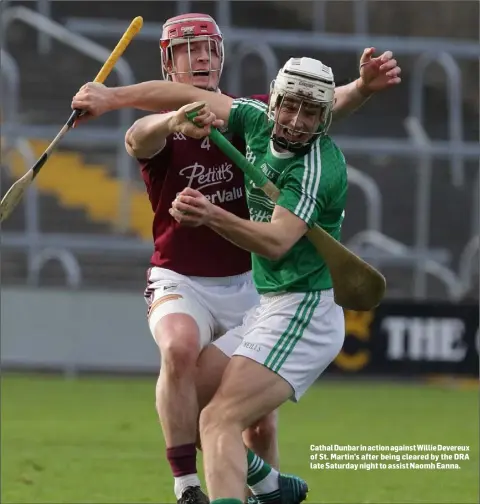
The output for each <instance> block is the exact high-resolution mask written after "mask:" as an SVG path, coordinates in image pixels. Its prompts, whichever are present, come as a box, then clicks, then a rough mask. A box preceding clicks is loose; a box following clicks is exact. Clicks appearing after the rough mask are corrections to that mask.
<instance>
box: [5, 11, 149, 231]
mask: <svg viewBox="0 0 480 504" xmlns="http://www.w3.org/2000/svg"><path fill="white" fill-rule="evenodd" d="M142 26H143V18H142V17H140V16H138V17H136V18H135V19H134V20H133V21H132V22H131V23H130V26H129V27H128V28H127V30H126V31H125V33H124V34H123V36H122V38H121V39H120V41H119V42H118V44H117V45H116V47H115V49H114V50H113V51H112V53H111V54H110V56H109V57H108V59H107V61H105V63H104V64H103V66H102V68H101V70H100V72H98V75H97V76H96V77H95V80H94V81H93V82H99V83H103V82H104V81H105V79H106V78H107V77H108V75H109V74H110V72H111V71H112V69H113V67H114V66H115V64H116V63H117V61H118V60H119V58H120V56H121V55H122V54H123V53H124V51H125V49H126V48H127V46H128V45H129V44H130V42H131V41H132V39H133V37H135V35H136V34H137V33H138V32H139V31H140V30H141V28H142ZM81 113H82V111H81V110H74V111H73V112H72V114H71V115H70V117H69V118H68V121H67V122H66V123H65V125H64V126H63V127H62V129H61V130H60V131H59V132H58V134H57V136H56V137H55V138H54V139H53V140H52V142H51V143H50V145H49V146H48V147H47V148H46V150H45V152H44V153H43V154H42V155H41V156H40V157H39V158H38V160H37V162H36V163H35V164H34V165H33V166H32V168H30V170H28V172H27V173H25V175H23V176H22V177H21V178H20V179H18V180H17V181H16V182H15V183H14V184H13V185H12V186H11V187H10V189H9V190H8V191H7V193H6V194H5V196H4V197H3V198H2V201H1V202H0V222H3V221H4V220H5V219H7V218H8V216H9V215H10V214H11V213H12V211H13V209H14V208H15V207H16V206H17V205H18V203H19V202H20V200H21V199H22V197H23V195H24V194H25V191H26V190H27V189H28V187H29V186H30V185H31V184H32V182H33V181H34V179H35V177H36V176H37V175H38V173H39V172H40V170H41V169H42V167H43V166H44V165H45V163H46V162H47V160H48V158H49V156H50V154H51V153H52V152H53V151H54V149H55V147H56V146H57V144H58V142H60V140H61V139H62V138H63V137H64V136H65V135H66V134H67V132H68V131H70V129H71V128H72V126H73V125H74V124H75V121H76V120H77V119H78V118H79V117H80V115H81Z"/></svg>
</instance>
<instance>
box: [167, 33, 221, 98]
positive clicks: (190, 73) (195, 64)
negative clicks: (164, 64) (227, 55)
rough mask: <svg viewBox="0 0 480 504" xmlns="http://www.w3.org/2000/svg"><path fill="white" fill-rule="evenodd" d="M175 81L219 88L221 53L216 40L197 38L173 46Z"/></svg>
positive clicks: (207, 87)
mask: <svg viewBox="0 0 480 504" xmlns="http://www.w3.org/2000/svg"><path fill="white" fill-rule="evenodd" d="M173 58H174V62H175V73H174V74H173V75H172V77H173V80H174V81H175V82H182V83H184V84H192V85H193V86H196V87H200V88H204V89H217V87H218V81H219V79H220V64H221V62H220V54H219V48H218V45H217V44H216V42H215V41H214V40H197V41H191V42H188V43H186V44H178V45H175V46H174V47H173Z"/></svg>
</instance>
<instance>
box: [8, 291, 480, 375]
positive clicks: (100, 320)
mask: <svg viewBox="0 0 480 504" xmlns="http://www.w3.org/2000/svg"><path fill="white" fill-rule="evenodd" d="M0 308H1V312H0V313H1V321H0V329H1V364H2V368H3V369H8V368H20V369H25V368H27V369H28V368H32V369H45V370H56V371H63V372H65V373H67V374H75V373H76V372H78V371H99V372H121V373H125V372H135V373H142V372H144V373H150V372H152V373H153V372H156V370H157V368H158V353H157V350H156V345H155V343H154V341H153V338H152V337H151V335H150V332H149V330H148V327H147V323H146V319H145V313H146V305H145V303H144V301H143V299H142V296H141V295H135V294H129V293H118V292H116V293H110V292H84V291H82V292H75V291H70V292H69V291H64V290H55V289H39V290H33V291H32V290H29V289H22V288H3V289H2V295H1V300H0ZM478 326H479V309H478V305H475V304H458V305H454V304H438V303H436V304H415V303H410V302H404V303H398V302H396V303H385V304H382V305H381V306H380V307H379V308H378V309H377V310H375V311H372V312H361V313H359V312H346V333H347V334H346V339H345V344H344V347H343V350H342V352H341V353H340V355H339V356H338V357H337V359H336V361H335V363H334V364H332V366H330V368H329V371H328V372H329V373H330V374H332V375H342V376H345V375H346V376H349V375H350V376H358V375H365V376H391V377H395V378H416V377H424V376H431V375H443V376H462V377H473V378H476V377H478V374H479V345H480V335H479V329H478Z"/></svg>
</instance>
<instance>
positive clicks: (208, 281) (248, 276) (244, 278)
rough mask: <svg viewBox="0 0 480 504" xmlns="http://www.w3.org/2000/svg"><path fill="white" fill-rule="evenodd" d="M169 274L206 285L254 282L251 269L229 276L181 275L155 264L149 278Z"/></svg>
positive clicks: (155, 279)
mask: <svg viewBox="0 0 480 504" xmlns="http://www.w3.org/2000/svg"><path fill="white" fill-rule="evenodd" d="M163 274H164V275H165V277H163ZM169 275H171V276H172V277H180V278H182V277H183V278H185V279H188V280H191V281H192V282H197V283H199V284H200V285H204V286H218V285H220V286H229V285H241V284H244V283H246V282H253V280H252V272H251V271H246V272H245V273H241V274H240V275H232V276H227V277H201V276H185V275H181V274H180V273H176V272H175V271H171V270H168V269H165V268H160V267H158V266H154V267H152V268H151V269H150V273H149V280H150V281H153V282H155V281H157V280H163V279H164V278H166V277H168V276H169Z"/></svg>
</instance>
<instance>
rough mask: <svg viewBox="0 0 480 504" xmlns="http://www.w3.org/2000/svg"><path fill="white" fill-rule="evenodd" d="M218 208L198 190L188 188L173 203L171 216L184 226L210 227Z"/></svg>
mask: <svg viewBox="0 0 480 504" xmlns="http://www.w3.org/2000/svg"><path fill="white" fill-rule="evenodd" d="M215 208H216V206H215V205H214V204H213V203H210V201H209V200H208V199H207V198H206V197H205V196H204V195H203V194H202V193H201V192H200V191H197V190H196V189H192V188H191V187H186V188H185V189H184V190H183V191H182V192H181V193H180V194H179V195H178V196H177V197H176V198H175V200H174V201H173V202H172V207H171V208H170V210H169V213H170V215H171V216H172V217H173V218H174V219H175V220H176V221H177V222H178V223H179V224H182V225H184V226H190V227H197V226H203V225H208V223H209V222H210V220H211V218H212V215H213V213H214V212H215Z"/></svg>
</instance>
